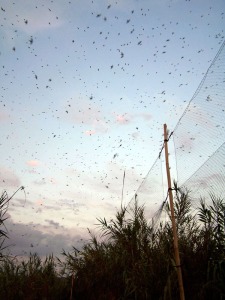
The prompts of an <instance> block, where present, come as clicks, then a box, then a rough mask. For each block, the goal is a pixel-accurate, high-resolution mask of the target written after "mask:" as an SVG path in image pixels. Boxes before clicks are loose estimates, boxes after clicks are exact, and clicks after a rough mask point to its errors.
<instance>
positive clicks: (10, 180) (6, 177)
mask: <svg viewBox="0 0 225 300" xmlns="http://www.w3.org/2000/svg"><path fill="white" fill-rule="evenodd" d="M0 182H1V185H2V186H6V187H19V186H20V185H21V181H20V179H19V177H18V176H17V175H16V174H15V173H14V172H13V171H12V170H10V169H7V168H5V167H1V169H0Z"/></svg>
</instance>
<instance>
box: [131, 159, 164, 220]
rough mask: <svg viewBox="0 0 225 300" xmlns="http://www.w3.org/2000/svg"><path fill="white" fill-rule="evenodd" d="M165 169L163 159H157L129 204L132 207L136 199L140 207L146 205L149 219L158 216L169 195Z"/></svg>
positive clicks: (146, 213)
mask: <svg viewBox="0 0 225 300" xmlns="http://www.w3.org/2000/svg"><path fill="white" fill-rule="evenodd" d="M163 167H164V165H163V162H162V157H160V158H157V159H156V160H155V162H154V164H153V166H152V167H151V169H150V170H149V172H148V174H147V175H146V177H145V179H144V180H143V182H142V183H141V185H140V186H139V188H138V190H137V191H136V193H135V195H134V196H133V198H132V199H131V201H130V203H129V205H131V206H132V205H133V203H134V201H135V199H136V200H137V202H138V205H140V206H142V205H144V207H145V216H146V217H147V219H152V218H153V217H154V216H155V215H156V214H157V211H158V210H160V208H161V205H162V203H163V201H164V199H165V197H166V194H167V187H166V186H164V180H163V179H164V174H163V173H164V172H163Z"/></svg>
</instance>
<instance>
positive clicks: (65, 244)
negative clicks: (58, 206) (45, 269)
mask: <svg viewBox="0 0 225 300" xmlns="http://www.w3.org/2000/svg"><path fill="white" fill-rule="evenodd" d="M46 221H47V222H48V223H49V224H50V226H40V225H38V224H36V223H29V224H22V223H14V222H13V220H12V219H8V220H7V224H6V226H7V229H8V232H9V239H7V240H6V241H5V244H4V246H9V247H8V248H7V249H6V250H5V252H9V253H10V254H11V255H14V256H22V257H26V256H28V255H29V254H30V253H38V254H39V255H40V257H45V256H46V255H50V254H52V253H53V254H54V255H56V256H58V257H59V256H60V254H61V253H62V250H63V249H65V250H66V251H69V250H72V246H75V247H77V248H80V247H81V244H82V242H81V240H84V239H86V238H87V237H88V233H87V232H83V230H82V229H79V228H78V229H77V230H76V233H75V232H74V228H73V229H72V228H71V229H68V230H67V231H66V233H65V228H64V227H63V226H60V227H57V228H54V231H52V230H51V229H52V225H53V226H55V225H56V224H57V223H56V222H54V221H53V220H46Z"/></svg>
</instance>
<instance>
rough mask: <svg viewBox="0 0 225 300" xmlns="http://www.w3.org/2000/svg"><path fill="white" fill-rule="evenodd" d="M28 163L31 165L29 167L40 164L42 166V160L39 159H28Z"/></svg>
mask: <svg viewBox="0 0 225 300" xmlns="http://www.w3.org/2000/svg"><path fill="white" fill-rule="evenodd" d="M26 163H27V165H28V166H29V167H33V168H34V167H38V166H40V164H41V163H40V161H38V160H28V161H27V162H26Z"/></svg>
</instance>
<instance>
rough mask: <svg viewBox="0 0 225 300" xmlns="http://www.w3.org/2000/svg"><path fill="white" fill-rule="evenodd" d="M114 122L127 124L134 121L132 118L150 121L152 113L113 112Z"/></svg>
mask: <svg viewBox="0 0 225 300" xmlns="http://www.w3.org/2000/svg"><path fill="white" fill-rule="evenodd" d="M113 115H114V118H115V120H116V123H117V124H119V125H127V124H130V123H131V122H133V121H134V119H140V118H141V119H143V120H144V121H150V120H151V119H152V115H151V114H149V113H139V114H128V113H124V114H117V113H113Z"/></svg>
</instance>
